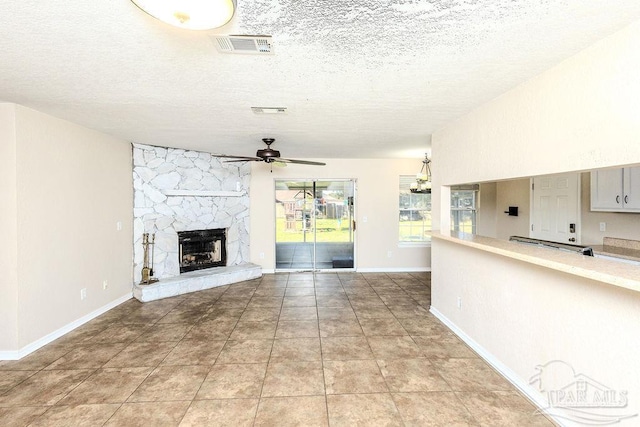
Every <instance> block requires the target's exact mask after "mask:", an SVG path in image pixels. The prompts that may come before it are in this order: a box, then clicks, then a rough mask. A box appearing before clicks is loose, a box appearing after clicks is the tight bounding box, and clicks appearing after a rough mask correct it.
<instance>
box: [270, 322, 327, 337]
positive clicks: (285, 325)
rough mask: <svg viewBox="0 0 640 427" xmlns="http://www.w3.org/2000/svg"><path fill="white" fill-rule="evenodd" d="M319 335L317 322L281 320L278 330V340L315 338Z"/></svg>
mask: <svg viewBox="0 0 640 427" xmlns="http://www.w3.org/2000/svg"><path fill="white" fill-rule="evenodd" d="M318 334H319V332H318V321H317V320H281V321H280V322H278V328H277V329H276V338H314V337H317V336H318Z"/></svg>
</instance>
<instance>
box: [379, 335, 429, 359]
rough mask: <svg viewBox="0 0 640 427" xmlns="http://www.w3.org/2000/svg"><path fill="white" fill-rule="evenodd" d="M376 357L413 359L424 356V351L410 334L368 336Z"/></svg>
mask: <svg viewBox="0 0 640 427" xmlns="http://www.w3.org/2000/svg"><path fill="white" fill-rule="evenodd" d="M367 341H368V342H369V345H370V346H371V350H372V351H373V354H374V355H375V357H376V359H413V358H419V357H423V356H422V351H420V348H419V347H418V346H417V345H416V343H415V342H413V340H412V339H411V337H408V336H401V337H367Z"/></svg>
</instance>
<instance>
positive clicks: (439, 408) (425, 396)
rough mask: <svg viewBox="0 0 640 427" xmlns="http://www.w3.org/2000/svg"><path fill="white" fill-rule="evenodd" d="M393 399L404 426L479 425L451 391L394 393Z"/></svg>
mask: <svg viewBox="0 0 640 427" xmlns="http://www.w3.org/2000/svg"><path fill="white" fill-rule="evenodd" d="M393 400H394V401H395V403H396V406H397V408H398V410H399V411H400V414H401V415H402V419H403V420H404V424H405V425H406V426H411V427H413V426H415V427H420V426H425V427H426V426H429V427H431V426H433V427H435V426H438V427H449V426H459V427H462V426H478V427H479V426H480V424H478V422H477V421H476V420H475V419H474V418H473V416H472V415H471V413H470V412H469V411H468V410H467V409H466V408H465V407H464V406H463V405H461V402H460V400H458V398H457V397H456V396H455V394H454V393H451V392H448V393H447V392H428V393H425V392H422V393H394V394H393ZM515 426H516V425H514V426H513V427H515Z"/></svg>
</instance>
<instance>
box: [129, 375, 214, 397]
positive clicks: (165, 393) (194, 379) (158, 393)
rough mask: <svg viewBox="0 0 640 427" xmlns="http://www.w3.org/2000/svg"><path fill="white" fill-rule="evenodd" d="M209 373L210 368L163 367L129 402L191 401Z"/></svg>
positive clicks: (143, 384) (146, 380)
mask: <svg viewBox="0 0 640 427" xmlns="http://www.w3.org/2000/svg"><path fill="white" fill-rule="evenodd" d="M208 372H209V367H208V366H161V367H159V368H156V369H155V370H154V371H153V372H152V373H151V374H150V375H149V376H148V377H147V378H146V379H145V380H144V381H143V382H142V384H140V385H139V386H138V388H137V389H136V391H135V392H134V393H133V394H132V395H131V397H129V399H128V400H127V401H128V402H158V401H167V400H191V399H193V398H194V397H195V395H196V393H197V392H198V390H199V389H200V386H201V385H202V383H203V381H204V379H205V377H206V376H207V373H208Z"/></svg>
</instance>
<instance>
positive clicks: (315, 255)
mask: <svg viewBox="0 0 640 427" xmlns="http://www.w3.org/2000/svg"><path fill="white" fill-rule="evenodd" d="M275 185H276V191H275V194H276V200H275V205H276V269H277V270H313V271H315V270H331V269H353V268H354V259H355V258H354V232H355V230H354V226H355V222H354V215H353V207H354V197H355V181H354V180H298V181H291V180H276V184H275Z"/></svg>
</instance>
